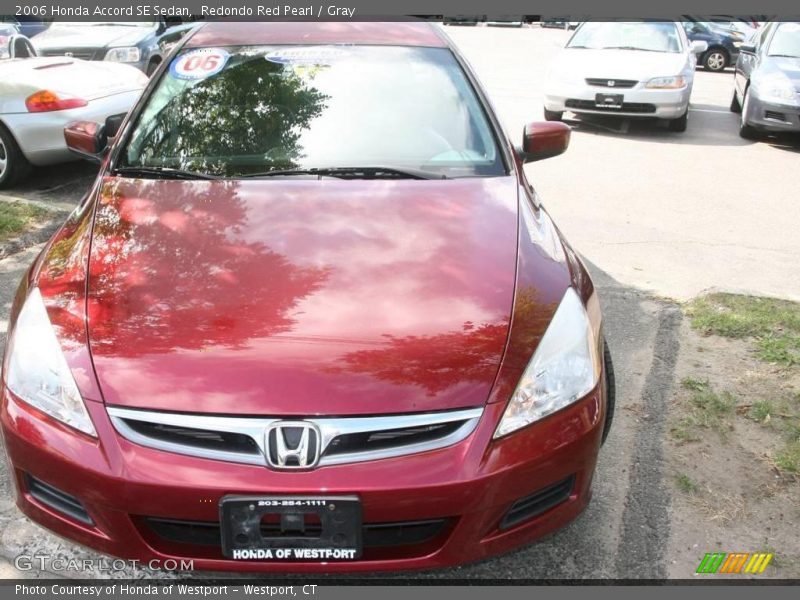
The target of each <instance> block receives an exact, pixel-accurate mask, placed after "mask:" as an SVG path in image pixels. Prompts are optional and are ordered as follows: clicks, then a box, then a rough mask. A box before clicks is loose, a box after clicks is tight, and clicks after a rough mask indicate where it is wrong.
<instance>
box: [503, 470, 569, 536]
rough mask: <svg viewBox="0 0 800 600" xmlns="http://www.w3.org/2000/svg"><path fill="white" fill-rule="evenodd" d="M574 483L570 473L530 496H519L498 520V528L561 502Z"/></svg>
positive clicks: (517, 521) (523, 519)
mask: <svg viewBox="0 0 800 600" xmlns="http://www.w3.org/2000/svg"><path fill="white" fill-rule="evenodd" d="M574 485H575V476H574V475H571V476H570V477H568V478H567V479H565V480H564V481H560V482H559V483H555V484H553V485H551V486H548V487H546V488H544V489H543V490H539V491H538V492H535V493H533V494H531V495H530V496H525V497H524V498H520V499H519V500H517V501H516V502H514V504H512V505H511V508H509V509H508V512H507V513H506V514H505V516H504V517H503V520H502V521H500V529H509V528H511V527H514V526H515V525H518V524H519V523H522V522H523V521H527V520H528V519H532V518H533V517H536V516H538V515H540V514H542V513H543V512H545V511H547V510H550V509H551V508H553V507H554V506H556V505H558V504H561V503H562V502H564V501H565V500H566V499H567V498H569V495H570V494H571V493H572V488H573V486H574Z"/></svg>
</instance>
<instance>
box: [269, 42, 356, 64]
mask: <svg viewBox="0 0 800 600" xmlns="http://www.w3.org/2000/svg"><path fill="white" fill-rule="evenodd" d="M346 55H347V52H345V51H344V50H343V49H341V48H330V47H325V46H313V47H306V48H285V49H281V50H273V51H272V52H268V53H267V54H266V55H265V56H264V58H266V59H267V60H268V61H269V62H273V63H277V64H279V65H329V64H330V63H331V62H333V61H335V60H337V59H339V58H342V57H344V56H346Z"/></svg>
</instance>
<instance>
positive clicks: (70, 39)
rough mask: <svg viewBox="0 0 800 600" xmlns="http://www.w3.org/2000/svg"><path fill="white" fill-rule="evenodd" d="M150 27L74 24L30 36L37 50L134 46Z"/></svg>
mask: <svg viewBox="0 0 800 600" xmlns="http://www.w3.org/2000/svg"><path fill="white" fill-rule="evenodd" d="M151 32H152V28H151V27H138V26H120V25H86V26H79V25H74V26H70V27H50V28H49V29H46V30H45V31H43V32H41V33H40V34H38V35H35V36H34V37H33V38H31V42H33V45H34V47H35V48H36V49H37V50H39V51H44V52H46V51H53V50H58V49H61V48H64V49H78V48H105V47H106V46H135V45H136V44H138V43H139V42H140V41H141V40H142V39H143V38H144V37H145V36H146V35H148V34H150V33H151Z"/></svg>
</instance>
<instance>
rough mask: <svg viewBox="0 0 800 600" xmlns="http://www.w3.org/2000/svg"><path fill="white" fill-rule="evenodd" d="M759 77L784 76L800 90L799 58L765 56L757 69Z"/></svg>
mask: <svg viewBox="0 0 800 600" xmlns="http://www.w3.org/2000/svg"><path fill="white" fill-rule="evenodd" d="M758 74H759V75H760V76H763V75H785V76H786V77H788V78H789V80H791V82H792V83H793V84H794V85H795V87H796V88H797V89H798V90H800V58H792V57H789V56H766V57H764V60H763V61H762V63H761V66H760V68H759V73H758Z"/></svg>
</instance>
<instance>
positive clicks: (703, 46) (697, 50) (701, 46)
mask: <svg viewBox="0 0 800 600" xmlns="http://www.w3.org/2000/svg"><path fill="white" fill-rule="evenodd" d="M689 50H691V51H692V54H702V53H703V52H705V51H706V50H708V42H705V41H702V40H695V41H693V42H692V43H691V44H690V45H689Z"/></svg>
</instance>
